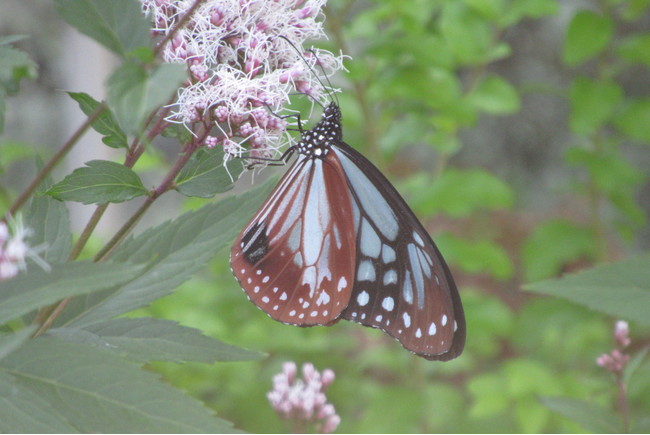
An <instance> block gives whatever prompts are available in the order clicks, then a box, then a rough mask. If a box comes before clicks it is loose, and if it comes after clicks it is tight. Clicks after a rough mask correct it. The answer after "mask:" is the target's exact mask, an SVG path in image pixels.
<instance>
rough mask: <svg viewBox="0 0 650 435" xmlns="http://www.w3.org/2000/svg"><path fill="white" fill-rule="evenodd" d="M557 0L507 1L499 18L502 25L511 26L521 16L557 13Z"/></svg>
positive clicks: (537, 16) (529, 16)
mask: <svg viewBox="0 0 650 435" xmlns="http://www.w3.org/2000/svg"><path fill="white" fill-rule="evenodd" d="M557 10H558V3H557V0H526V1H516V2H510V3H508V7H507V8H506V9H505V11H504V13H503V14H502V15H501V17H500V19H499V23H500V24H501V26H502V27H507V26H511V25H512V24H515V23H517V22H519V21H520V20H521V19H522V18H526V17H528V18H540V17H543V16H546V15H554V14H556V13H557Z"/></svg>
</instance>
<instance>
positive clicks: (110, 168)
mask: <svg viewBox="0 0 650 435" xmlns="http://www.w3.org/2000/svg"><path fill="white" fill-rule="evenodd" d="M46 193H47V194H48V195H50V196H52V197H54V198H56V199H58V200H61V201H76V202H81V203H83V204H104V203H107V202H124V201H128V200H129V199H133V198H135V197H137V196H145V195H147V193H148V191H147V189H145V188H144V186H143V185H142V181H140V177H138V175H137V174H136V173H135V172H133V170H132V169H130V168H127V167H126V166H124V165H120V164H119V163H115V162H111V161H108V160H91V161H90V162H86V166H85V167H83V168H77V169H75V170H74V171H72V174H70V175H68V176H67V177H65V178H64V179H63V181H61V182H59V183H57V184H55V185H54V186H52V187H51V188H50V189H49V190H48V191H47V192H46Z"/></svg>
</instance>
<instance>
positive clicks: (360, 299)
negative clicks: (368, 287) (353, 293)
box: [357, 290, 370, 307]
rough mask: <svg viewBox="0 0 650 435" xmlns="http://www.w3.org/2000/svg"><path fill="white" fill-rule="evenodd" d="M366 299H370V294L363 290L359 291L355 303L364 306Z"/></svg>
mask: <svg viewBox="0 0 650 435" xmlns="http://www.w3.org/2000/svg"><path fill="white" fill-rule="evenodd" d="M368 301H370V295H369V294H368V292H367V291H365V290H364V291H362V292H361V293H359V296H357V303H358V304H359V306H360V307H365V306H366V304H367V303H368Z"/></svg>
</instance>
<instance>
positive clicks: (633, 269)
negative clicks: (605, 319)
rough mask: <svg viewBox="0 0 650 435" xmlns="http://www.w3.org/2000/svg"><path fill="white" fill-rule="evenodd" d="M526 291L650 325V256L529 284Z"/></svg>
mask: <svg viewBox="0 0 650 435" xmlns="http://www.w3.org/2000/svg"><path fill="white" fill-rule="evenodd" d="M524 289H525V290H527V291H530V292H534V293H542V294H545V295H549V296H558V297H562V298H565V299H568V300H570V301H572V302H575V303H577V304H579V305H583V306H586V307H588V308H591V309H594V310H598V311H601V312H603V313H606V314H609V315H611V316H614V317H616V318H619V319H627V320H631V321H635V322H639V323H640V324H642V325H650V316H648V313H650V255H647V254H646V255H643V256H640V257H636V258H633V259H629V260H625V261H620V262H618V263H611V264H605V265H601V266H597V267H594V268H592V269H589V270H586V271H584V272H580V273H576V274H572V275H565V276H564V277H562V278H559V279H550V280H546V281H540V282H536V283H532V284H527V285H525V286H524Z"/></svg>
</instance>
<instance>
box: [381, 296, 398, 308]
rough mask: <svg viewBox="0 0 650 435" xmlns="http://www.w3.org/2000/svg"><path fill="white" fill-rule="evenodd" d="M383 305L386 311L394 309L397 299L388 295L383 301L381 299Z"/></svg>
mask: <svg viewBox="0 0 650 435" xmlns="http://www.w3.org/2000/svg"><path fill="white" fill-rule="evenodd" d="M381 306H382V308H383V309H384V310H386V311H393V308H395V301H394V300H393V298H391V297H390V296H386V297H385V298H384V300H383V301H381Z"/></svg>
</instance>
